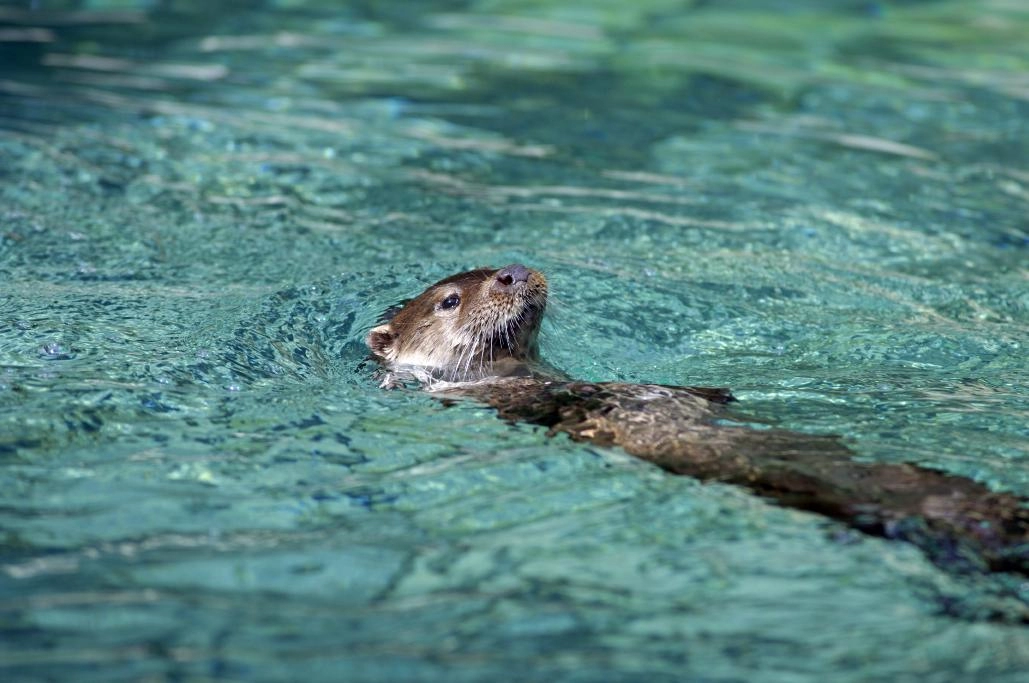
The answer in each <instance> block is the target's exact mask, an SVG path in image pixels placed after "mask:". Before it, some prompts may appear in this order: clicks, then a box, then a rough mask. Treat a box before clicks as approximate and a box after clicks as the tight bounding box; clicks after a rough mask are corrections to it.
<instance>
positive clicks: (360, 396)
mask: <svg viewBox="0 0 1029 683" xmlns="http://www.w3.org/2000/svg"><path fill="white" fill-rule="evenodd" d="M34 4H37V5H42V6H43V9H42V10H37V11H31V10H29V9H28V8H29V3H8V4H5V5H3V6H0V65H2V66H0V279H2V285H0V286H2V291H3V293H4V296H3V297H2V298H0V462H2V466H0V497H2V503H0V505H2V512H0V524H2V529H3V535H2V541H0V543H2V545H0V548H2V550H0V614H2V618H0V633H2V637H0V667H2V671H3V674H2V675H3V677H4V679H5V680H70V679H74V680H97V681H118V680H140V679H145V680H172V679H174V680H208V679H212V680H348V681H359V680H368V681H371V680H394V681H400V680H405V681H406V680H447V681H463V680H468V681H472V680H476V681H479V680H511V679H519V680H523V679H524V680H541V681H542V680H567V681H593V680H605V681H662V680H698V681H699V680H705V681H743V680H746V681H822V680H826V679H827V678H831V679H832V680H834V681H870V680H890V681H914V680H918V681H951V680H989V681H1016V680H1022V677H1023V676H1024V672H1025V670H1026V668H1027V667H1029V631H1027V630H1026V628H1025V627H1024V626H1019V625H1016V624H1011V623H1007V622H1005V621H1004V615H1008V614H1011V613H1012V610H1016V611H1017V608H1018V604H1019V600H1017V599H1016V598H1015V597H1014V596H1017V595H1018V594H1019V593H1020V594H1021V596H1022V600H1023V601H1024V602H1029V586H1027V584H1026V583H1025V582H1024V581H1020V580H1019V579H1016V578H1013V577H961V576H952V575H948V574H946V573H944V572H942V571H940V570H939V569H937V568H935V567H934V566H933V565H931V564H930V563H929V562H928V561H927V560H926V558H925V557H924V556H923V555H922V554H920V553H919V552H918V551H917V550H915V549H914V548H912V547H909V546H907V545H903V544H898V543H890V542H886V541H880V540H876V539H870V538H864V537H858V536H855V535H853V534H851V533H849V532H845V531H843V530H842V529H841V528H840V527H839V526H837V525H836V524H834V523H829V522H827V521H825V520H823V519H822V518H819V517H817V516H814V515H810V514H805V513H800V512H795V511H790V510H786V509H782V508H779V507H776V506H773V505H770V504H766V503H765V502H763V501H761V500H759V499H757V498H755V497H753V496H751V495H748V494H746V493H744V492H742V491H739V490H736V489H734V488H731V487H727V486H720V485H715V484H700V483H698V482H696V481H693V480H691V479H688V478H682V477H672V476H668V475H665V474H663V473H661V472H660V471H658V470H656V469H655V468H653V467H652V466H650V465H648V464H646V463H642V462H638V461H635V460H633V459H632V458H629V457H628V456H625V455H623V454H620V453H619V452H617V451H613V450H603V449H598V448H593V447H590V446H585V445H576V444H572V443H570V442H568V441H567V440H566V439H564V438H556V439H548V438H546V437H545V436H544V435H543V433H542V432H540V431H538V430H534V429H531V428H529V427H526V426H514V425H508V424H505V423H503V422H501V421H499V420H497V419H495V417H493V416H492V415H491V413H490V411H488V410H486V409H481V408H476V407H474V406H461V407H455V408H449V409H444V408H442V407H441V406H439V405H438V404H436V403H435V402H433V401H432V400H430V399H429V398H427V397H426V396H424V395H420V394H418V393H416V392H403V391H395V392H384V391H382V390H380V389H378V387H376V385H375V383H374V381H373V380H372V379H371V374H372V368H371V367H369V366H368V365H367V364H365V363H364V362H363V361H364V358H365V349H364V346H363V341H362V340H363V335H364V333H365V331H366V330H367V329H368V328H369V327H370V326H372V325H373V324H374V322H375V320H376V318H377V316H378V314H379V313H380V312H381V311H382V310H383V309H384V308H386V307H387V306H389V305H392V304H394V303H396V302H397V301H398V300H401V299H403V298H405V297H407V296H410V295H412V294H414V293H416V292H418V291H419V290H420V289H421V288H422V287H423V286H424V285H425V284H427V283H429V282H432V281H434V280H435V279H437V278H439V277H442V276H444V275H446V274H449V273H450V272H453V271H455V270H459V269H465V268H468V267H473V266H477V265H483V264H493V265H502V264H505V263H510V262H513V261H521V262H525V263H527V264H529V265H532V266H534V267H537V268H539V269H541V270H543V271H545V272H546V273H547V274H548V276H549V277H550V279H551V282H552V290H553V294H554V305H553V307H552V311H551V314H550V320H549V321H548V322H547V323H546V324H545V326H544V334H543V339H542V343H543V352H544V355H545V356H546V357H547V358H548V359H549V360H550V361H551V362H553V363H554V364H555V365H558V366H559V367H562V368H564V369H566V370H567V371H569V372H570V373H571V374H572V375H574V376H578V377H582V378H588V379H628V380H633V381H647V382H666V383H678V384H686V383H691V384H707V385H724V386H731V387H733V388H734V390H735V391H736V393H737V395H738V396H739V397H740V398H741V399H742V400H741V403H740V410H741V411H743V412H744V413H745V414H746V415H749V416H751V417H753V419H754V420H756V421H766V422H774V423H777V424H780V425H784V426H788V427H790V428H793V429H798V430H804V431H811V432H819V433H839V434H843V435H844V436H845V437H846V438H847V440H848V442H849V443H850V444H851V445H852V446H853V448H854V449H855V450H856V452H857V453H858V457H861V458H863V459H866V460H870V461H882V462H888V461H889V462H916V463H921V464H923V465H929V466H932V467H936V468H940V469H943V470H945V471H948V472H952V473H956V474H961V475H964V476H969V477H972V478H975V479H977V480H979V481H982V482H985V483H987V484H988V485H989V486H991V487H992V488H994V489H996V490H1004V491H1012V492H1016V493H1018V494H1020V495H1027V496H1029V447H1027V443H1029V439H1027V437H1029V429H1027V426H1026V425H1027V416H1029V389H1027V386H1029V367H1027V363H1026V360H1025V357H1026V345H1027V344H1029V315H1027V307H1029V284H1027V283H1029V269H1027V267H1026V263H1027V262H1029V261H1027V253H1029V222H1027V220H1026V215H1027V204H1029V166H1027V165H1026V161H1025V160H1026V159H1029V135H1027V133H1029V126H1027V121H1029V79H1027V77H1026V74H1027V73H1029V13H1027V10H1026V8H1025V7H1023V3H1021V2H1017V1H1015V0H983V1H982V2H978V3H966V2H956V1H955V2H928V1H925V2H914V1H912V2H903V3H900V2H897V3H870V2H844V1H839V2H831V3H827V2H817V3H816V2H801V1H798V2H774V3H769V2H746V1H742V0H741V1H739V2H721V3H703V2H681V1H676V2H672V1H667V0H652V1H650V2H639V3H632V4H630V3H623V2H598V1H594V2H550V3H531V4H528V3H518V2H510V1H507V0H480V1H479V2H443V1H440V2H423V3H419V4H418V9H417V10H416V9H413V6H412V5H411V4H410V3H402V2H380V3H345V4H343V5H342V6H341V7H339V8H335V9H332V10H331V11H330V10H327V9H326V8H325V7H324V5H323V3H314V2H304V1H302V0H296V1H292V2H267V3H264V7H263V8H262V9H259V10H258V9H254V7H253V6H252V5H248V4H246V3H219V4H217V6H216V7H214V8H212V7H213V6H214V3H198V2H181V3H176V4H174V6H165V5H164V4H161V3H144V2H140V3H131V2H130V3H126V2H90V3H81V6H82V7H80V4H79V3H74V2H64V3H57V2H55V3H34ZM137 4H138V9H135V8H134V7H135V6H136V5H137ZM126 7H128V9H126ZM78 9H84V10H86V11H85V12H84V13H70V12H72V10H78ZM1023 604H1024V603H1023ZM998 618H999V620H998Z"/></svg>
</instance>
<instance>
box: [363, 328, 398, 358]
mask: <svg viewBox="0 0 1029 683" xmlns="http://www.w3.org/2000/svg"><path fill="white" fill-rule="evenodd" d="M394 339H396V336H395V335H394V334H393V330H392V329H391V328H390V326H389V324H386V325H379V326H378V327H375V328H372V331H371V332H369V333H368V337H367V339H365V343H367V344H368V348H369V349H371V350H372V353H374V354H375V355H376V356H379V357H380V358H388V357H389V348H390V347H391V346H393V341H394Z"/></svg>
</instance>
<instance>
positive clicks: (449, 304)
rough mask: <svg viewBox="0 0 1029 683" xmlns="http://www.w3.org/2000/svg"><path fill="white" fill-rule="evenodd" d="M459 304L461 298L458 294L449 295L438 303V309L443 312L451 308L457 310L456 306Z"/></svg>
mask: <svg viewBox="0 0 1029 683" xmlns="http://www.w3.org/2000/svg"><path fill="white" fill-rule="evenodd" d="M460 303H461V297H460V295H458V294H451V295H450V296H448V297H447V298H446V299H444V300H443V301H441V302H439V307H440V308H442V309H443V310H444V311H449V310H450V309H452V308H457V305H458V304H460Z"/></svg>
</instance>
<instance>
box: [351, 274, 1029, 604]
mask: <svg viewBox="0 0 1029 683" xmlns="http://www.w3.org/2000/svg"><path fill="white" fill-rule="evenodd" d="M546 303H547V280H546V278H545V277H544V276H543V274H542V273H539V272H537V271H535V270H532V269H529V268H527V267H526V266H524V265H521V264H512V265H508V266H505V267H503V268H478V269H475V270H471V271H468V272H465V273H459V274H457V275H453V276H451V277H448V278H445V279H443V280H440V281H439V282H437V283H436V284H434V285H432V286H430V287H429V288H428V289H426V290H425V291H424V292H423V293H422V294H421V295H419V296H418V297H416V298H415V299H413V300H411V301H410V302H408V303H406V304H405V305H403V306H402V307H401V308H400V309H399V310H398V311H395V312H393V313H392V315H390V314H387V316H386V319H385V320H384V321H383V322H382V324H380V325H378V326H377V327H375V328H374V329H372V330H371V331H370V332H369V334H368V337H367V344H368V347H369V348H370V349H371V352H372V357H373V358H374V359H375V360H377V361H378V362H379V363H380V364H381V365H382V368H383V372H384V377H383V381H382V385H383V386H384V387H395V386H398V385H399V384H401V383H403V382H404V381H406V380H411V379H413V380H415V381H417V382H418V383H419V384H420V385H421V386H423V387H424V388H425V389H426V390H428V391H430V392H432V393H433V394H434V395H436V396H437V397H438V398H440V399H441V400H443V401H444V403H445V404H451V403H453V402H454V401H456V400H461V399H473V400H477V401H480V402H483V403H486V404H488V405H490V406H492V407H493V408H495V409H496V410H497V413H498V415H499V416H500V417H502V418H504V419H506V420H510V421H524V422H529V423H532V424H537V425H542V426H545V427H547V428H548V430H549V434H551V435H553V434H558V433H565V434H568V435H569V436H570V437H571V438H572V439H574V440H576V441H587V442H591V443H594V444H597V445H601V446H617V447H621V448H622V449H623V450H625V451H626V452H628V453H629V454H631V455H634V456H636V457H639V458H642V459H644V460H647V461H649V462H652V463H654V464H655V465H657V466H658V467H661V468H662V469H664V470H666V471H668V472H670V473H673V474H681V475H688V476H692V477H696V478H699V479H702V480H708V481H718V482H723V483H728V484H735V485H739V486H742V487H745V488H747V489H749V490H751V491H753V492H754V493H756V494H758V495H761V496H764V497H766V498H770V499H772V500H774V501H777V502H778V503H780V504H782V505H786V506H790V507H794V508H799V509H803V510H808V511H812V512H816V513H819V514H822V515H825V516H827V517H831V518H833V519H836V520H839V521H842V522H844V523H846V524H848V525H850V526H851V527H853V528H855V529H858V530H860V531H862V532H865V533H867V534H870V535H875V536H881V537H886V538H890V539H897V540H903V541H907V542H910V543H913V544H915V545H917V546H919V547H921V548H922V549H923V551H925V552H926V553H927V555H928V556H929V558H930V559H931V560H932V561H934V562H935V563H936V564H938V565H941V566H944V567H946V568H948V569H951V570H957V571H960V572H968V571H1002V572H1014V573H1019V574H1023V575H1029V507H1027V505H1026V501H1024V500H1022V499H1020V498H1018V497H1016V496H1014V495H1011V494H1007V493H997V492H992V491H990V490H989V489H987V488H986V487H985V486H983V485H982V484H979V483H977V482H975V481H973V480H971V479H967V478H965V477H959V476H954V475H949V474H946V473H943V472H939V471H936V470H932V469H928V468H925V467H921V466H918V465H910V464H884V463H869V462H859V461H856V460H854V458H853V455H854V454H853V452H852V451H850V449H848V448H847V447H846V446H845V445H843V444H842V443H841V442H840V440H839V439H838V438H836V437H834V436H819V435H809V434H801V433H797V432H792V431H788V430H782V429H760V430H758V429H752V428H749V427H747V426H745V425H743V424H740V423H739V422H737V423H736V424H733V417H732V413H731V412H730V411H729V404H731V402H733V401H734V400H735V399H734V397H733V396H732V393H731V392H730V391H729V390H728V389H720V388H711V387H684V386H670V385H659V384H629V383H623V382H581V381H575V380H572V379H570V378H568V377H566V376H564V375H563V374H561V373H560V372H559V371H557V370H555V369H553V368H551V367H550V366H548V365H546V364H545V363H544V362H543V361H542V360H541V359H540V357H539V346H538V343H537V336H538V333H539V328H540V323H541V321H542V318H543V313H544V311H545V308H546ZM1019 619H1021V620H1029V610H1026V611H1025V612H1024V613H1023V614H1022V615H1021V616H1020V617H1019Z"/></svg>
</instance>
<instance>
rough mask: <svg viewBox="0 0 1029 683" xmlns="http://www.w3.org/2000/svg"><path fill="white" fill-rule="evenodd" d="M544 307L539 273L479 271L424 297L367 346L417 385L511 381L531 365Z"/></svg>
mask: <svg viewBox="0 0 1029 683" xmlns="http://www.w3.org/2000/svg"><path fill="white" fill-rule="evenodd" d="M546 305H547V280H546V278H545V277H543V274H542V273H539V272H537V271H535V270H530V269H529V268H526V267H525V266H523V265H521V264H517V263H516V264H512V265H510V266H506V267H504V268H500V269H499V270H497V269H493V268H479V269H477V270H470V271H468V272H467V273H459V274H457V275H452V276H450V277H448V278H446V279H444V280H440V281H439V282H437V283H436V284H434V285H432V286H431V287H429V288H428V289H426V290H425V291H424V292H422V293H421V294H420V295H419V296H418V297H417V298H415V299H412V300H411V301H410V302H408V303H407V304H406V305H405V306H404V307H403V308H402V309H400V311H398V312H397V314H396V315H394V316H393V318H391V319H390V320H389V322H387V323H385V324H382V325H379V326H378V327H376V328H375V329H373V330H372V331H371V332H369V333H368V339H367V343H368V347H369V348H370V349H371V350H372V354H373V355H374V356H375V357H376V358H377V359H378V360H379V361H380V362H382V363H383V364H384V365H385V366H386V367H387V368H389V369H390V370H393V371H405V370H406V371H410V372H413V373H414V374H415V375H417V376H420V378H423V379H424V378H434V379H442V380H446V381H470V380H477V379H481V378H484V377H489V376H494V375H504V374H515V373H518V370H517V368H518V367H523V366H524V365H525V363H526V362H527V361H528V362H531V361H534V360H536V359H537V357H538V353H539V352H538V348H537V344H536V336H537V333H538V332H539V327H540V321H541V319H542V317H543V310H544V308H546ZM389 381H390V380H389V379H387V382H384V383H388V382H389Z"/></svg>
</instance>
